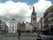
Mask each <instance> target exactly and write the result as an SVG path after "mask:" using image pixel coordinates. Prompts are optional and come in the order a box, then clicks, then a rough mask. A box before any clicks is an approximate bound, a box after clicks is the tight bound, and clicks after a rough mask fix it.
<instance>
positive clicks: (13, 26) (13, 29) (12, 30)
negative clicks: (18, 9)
mask: <svg viewBox="0 0 53 40" xmlns="http://www.w3.org/2000/svg"><path fill="white" fill-rule="evenodd" d="M16 32H17V22H16V20H15V19H12V20H10V26H9V33H16Z"/></svg>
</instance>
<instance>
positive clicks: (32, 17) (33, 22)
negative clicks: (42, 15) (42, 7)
mask: <svg viewBox="0 0 53 40" xmlns="http://www.w3.org/2000/svg"><path fill="white" fill-rule="evenodd" d="M31 23H32V25H33V26H34V27H37V15H36V12H35V8H34V7H33V11H32V14H31Z"/></svg>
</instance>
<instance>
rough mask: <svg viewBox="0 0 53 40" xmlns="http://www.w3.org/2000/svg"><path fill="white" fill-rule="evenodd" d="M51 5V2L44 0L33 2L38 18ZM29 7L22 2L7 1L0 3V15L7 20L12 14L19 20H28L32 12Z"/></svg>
mask: <svg viewBox="0 0 53 40" xmlns="http://www.w3.org/2000/svg"><path fill="white" fill-rule="evenodd" d="M51 5H52V3H51V2H50V1H46V0H39V1H38V2H37V3H34V4H33V6H34V7H35V11H36V12H37V16H38V20H39V18H40V17H41V16H42V15H43V12H44V11H45V10H46V9H47V8H48V7H49V6H51ZM30 7H31V6H30V5H28V4H26V3H23V2H17V3H14V2H13V1H7V2H5V3H0V16H3V18H5V19H6V20H9V18H11V16H12V17H14V18H16V19H17V20H19V21H30V20H31V19H30V16H31V12H32V9H30ZM7 15H8V16H7ZM4 16H5V17H4Z"/></svg>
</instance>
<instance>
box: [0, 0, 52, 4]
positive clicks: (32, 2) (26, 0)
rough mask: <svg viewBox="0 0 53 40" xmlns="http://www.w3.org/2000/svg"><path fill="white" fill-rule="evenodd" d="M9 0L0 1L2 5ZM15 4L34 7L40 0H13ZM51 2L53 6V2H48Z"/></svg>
mask: <svg viewBox="0 0 53 40" xmlns="http://www.w3.org/2000/svg"><path fill="white" fill-rule="evenodd" d="M6 1H8V0H0V2H1V3H5V2H6ZM12 1H14V2H25V3H27V4H30V5H33V4H34V3H36V2H38V0H12ZM48 1H51V2H52V4H53V0H48Z"/></svg>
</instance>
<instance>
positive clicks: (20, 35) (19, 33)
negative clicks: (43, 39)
mask: <svg viewBox="0 0 53 40" xmlns="http://www.w3.org/2000/svg"><path fill="white" fill-rule="evenodd" d="M18 32H19V35H18V38H19V39H20V36H21V31H20V30H19V31H18Z"/></svg>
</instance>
